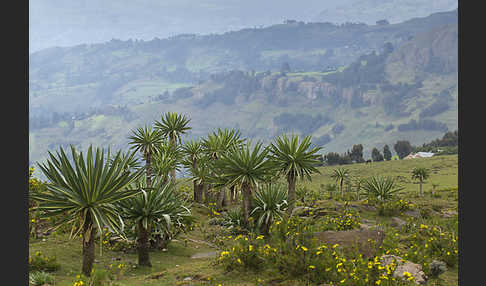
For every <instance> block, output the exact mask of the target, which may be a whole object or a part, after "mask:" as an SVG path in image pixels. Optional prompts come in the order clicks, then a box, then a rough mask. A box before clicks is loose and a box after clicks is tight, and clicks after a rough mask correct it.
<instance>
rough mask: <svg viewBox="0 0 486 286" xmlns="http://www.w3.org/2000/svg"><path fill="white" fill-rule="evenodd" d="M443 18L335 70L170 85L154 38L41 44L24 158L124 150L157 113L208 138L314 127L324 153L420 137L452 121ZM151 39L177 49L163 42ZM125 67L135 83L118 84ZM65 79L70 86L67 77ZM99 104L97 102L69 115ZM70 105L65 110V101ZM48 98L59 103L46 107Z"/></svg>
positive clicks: (452, 79) (451, 42)
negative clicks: (180, 117)
mask: <svg viewBox="0 0 486 286" xmlns="http://www.w3.org/2000/svg"><path fill="white" fill-rule="evenodd" d="M435 16H437V15H435ZM435 16H434V17H435ZM439 16H440V15H439ZM443 16H446V18H447V19H450V18H448V17H449V14H444V15H443ZM456 16H457V14H456ZM434 21H435V22H440V21H437V20H436V19H435V20H434ZM444 22H446V23H445V24H444V25H437V26H433V27H432V28H430V29H428V30H423V31H422V32H421V33H418V34H416V35H414V36H412V37H410V36H409V37H407V39H408V40H404V41H403V42H401V43H402V44H401V45H397V46H394V47H393V46H390V45H385V47H383V48H382V49H380V53H365V54H361V55H360V56H356V57H355V58H354V59H353V60H352V61H351V62H349V64H348V65H347V67H346V68H341V69H338V70H334V71H313V72H311V71H296V70H295V69H294V68H292V62H291V61H290V63H291V64H290V66H291V71H290V72H289V71H288V72H286V73H285V74H281V73H280V72H277V71H273V72H270V71H266V72H265V71H264V70H263V71H257V72H252V71H236V70H233V71H229V72H218V73H214V74H211V75H207V76H206V78H205V79H201V80H200V81H199V82H195V83H194V82H192V81H191V80H187V81H186V82H182V83H181V82H177V80H178V79H180V78H181V74H178V77H175V78H174V79H173V81H170V80H168V79H167V78H168V77H169V75H171V74H172V72H174V70H170V69H169V68H167V70H166V71H165V72H164V73H163V75H164V76H165V79H163V78H162V77H161V76H157V74H156V72H157V69H158V68H157V66H156V65H154V64H153V63H154V62H157V61H154V60H153V58H151V55H153V54H151V55H150V54H148V51H150V50H151V49H152V50H151V51H158V49H157V48H156V46H150V45H142V47H144V49H138V48H139V47H140V46H137V45H139V44H140V43H130V42H123V41H119V42H112V43H109V44H106V45H99V46H95V47H90V46H80V47H74V48H71V49H60V50H59V51H60V52H59V53H57V52H56V51H55V50H54V49H51V50H46V51H43V52H41V53H39V55H42V56H32V59H33V62H34V64H33V65H32V69H31V72H32V73H33V74H35V76H32V77H31V79H32V82H31V85H35V84H37V85H38V86H37V88H36V89H33V90H32V91H31V99H30V101H31V111H33V112H32V113H31V120H30V132H29V143H30V144H29V157H30V160H31V161H32V162H34V161H37V160H42V159H43V158H45V154H46V153H47V150H53V149H56V148H57V147H58V146H59V145H65V146H67V145H68V144H75V145H76V146H78V147H81V148H86V147H87V146H88V145H89V144H90V143H94V144H97V145H101V146H112V147H116V148H124V149H126V148H127V147H128V146H127V144H126V143H127V137H128V135H129V134H130V129H134V128H136V127H139V126H142V125H143V124H145V123H151V122H153V121H154V120H155V119H159V118H160V115H161V114H162V113H164V112H166V111H176V112H182V113H185V114H187V115H188V116H189V117H190V118H191V119H192V120H191V126H192V127H193V130H192V131H191V133H190V134H189V135H188V136H189V137H192V136H196V137H197V136H205V135H206V134H207V133H208V132H209V131H210V130H211V129H212V128H216V127H236V128H239V129H240V130H241V132H242V133H243V135H244V136H247V137H250V138H254V139H262V140H265V141H267V142H268V141H269V140H270V139H272V138H273V136H275V135H277V134H280V133H281V132H296V133H300V134H312V135H313V138H314V140H313V141H314V142H315V143H317V144H319V145H323V146H324V152H330V151H334V152H344V151H346V150H347V149H351V148H352V145H353V144H359V143H361V144H363V146H364V148H365V150H364V152H365V156H369V152H370V151H371V149H372V148H373V147H378V148H382V146H383V145H384V144H389V145H390V147H392V146H391V145H392V144H393V143H394V142H396V140H399V139H400V140H401V139H405V140H409V141H410V142H411V143H412V144H422V143H424V142H427V141H430V140H432V139H435V138H437V137H440V136H441V135H442V134H443V133H444V131H445V130H447V129H448V130H455V129H457V98H458V92H457V24H452V25H451V24H450V20H447V21H444ZM448 23H449V24H448ZM456 23H457V22H456ZM409 24H410V23H409ZM390 26H393V25H390ZM281 27H282V26H281ZM244 32H245V31H244ZM242 33H243V32H242ZM236 34H237V33H236V32H235V34H231V36H234V35H236ZM221 37H222V36H221ZM217 38H218V37H214V38H213V39H217ZM242 38H243V37H242ZM264 38H265V37H262V39H264ZM179 40H180V39H179ZM206 40H207V39H206ZM172 41H174V40H172ZM180 41H182V42H184V41H183V40H180ZM207 41H209V40H207ZM235 41H236V40H235ZM262 41H263V40H262ZM269 43H271V44H274V45H276V46H278V45H277V44H276V43H274V42H272V41H270V42H269ZM151 44H152V45H155V44H154V42H152V43H151ZM159 44H161V45H162V46H164V47H165V48H168V45H169V44H173V45H174V46H173V47H182V46H183V45H182V44H180V43H177V41H176V42H171V41H169V40H167V41H162V40H161V43H159ZM178 44H180V46H178ZM226 44H227V43H226ZM214 45H216V44H214ZM221 45H223V44H221ZM260 45H264V44H263V43H262V42H260ZM113 46H118V47H119V48H118V49H115V50H114V49H113ZM164 52H166V50H164V51H163V52H160V53H161V54H163V53H164ZM299 52H300V50H298V51H297V52H295V54H294V55H298V53H299ZM50 53H51V54H50ZM201 54H202V55H203V54H204V53H202V52H201ZM79 55H84V56H83V57H80V56H79ZM133 55H137V56H133ZM421 55H428V56H427V57H423V56H421ZM152 57H153V56H152ZM305 58H306V57H305V56H303V59H305ZM142 59H144V61H142ZM151 59H152V60H151ZM401 59H402V60H401ZM424 59H426V60H425V61H424ZM427 59H428V60H427ZM56 60H59V61H56ZM238 60H239V58H238V57H236V58H235V59H234V61H238ZM287 60H288V59H287ZM159 63H161V64H165V62H164V61H160V62H159ZM431 63H432V64H431ZM97 65H98V66H97ZM230 67H231V66H230ZM438 67H439V68H438ZM441 67H444V68H441ZM151 68H153V69H151ZM42 69H48V71H45V70H44V71H42ZM49 69H51V70H49ZM86 69H88V70H89V71H90V72H86V71H85V70H86ZM228 69H229V67H228ZM397 69H400V70H407V71H408V72H407V73H406V74H405V75H403V74H401V73H399V72H396V71H397ZM66 70H69V71H70V72H69V73H66V72H65V71H66ZM130 73H131V75H132V76H135V79H133V80H127V78H129V77H130V76H131V75H130ZM66 74H67V75H66ZM140 75H142V76H140ZM182 75H183V74H182ZM43 76H44V77H43ZM76 76H77V78H76ZM98 77H101V80H98ZM66 79H69V80H66ZM73 79H76V80H78V82H75V84H72V85H71V86H70V85H68V83H72V82H73ZM83 80H84V81H83ZM94 80H98V81H94ZM93 90H95V91H96V93H93ZM110 90H111V91H112V92H110V93H109V92H107V91H110ZM165 90H167V91H168V92H164V91H165ZM105 92H106V93H105ZM96 100H97V101H99V104H98V107H97V108H91V109H90V108H85V110H83V111H79V112H74V111H76V108H77V106H78V105H81V104H84V105H86V106H89V104H86V103H92V102H94V101H96ZM86 101H88V102H86ZM68 104H71V109H68V108H66V109H63V108H64V106H68ZM56 106H61V107H60V109H59V110H58V113H53V112H52V110H53V109H54V107H56Z"/></svg>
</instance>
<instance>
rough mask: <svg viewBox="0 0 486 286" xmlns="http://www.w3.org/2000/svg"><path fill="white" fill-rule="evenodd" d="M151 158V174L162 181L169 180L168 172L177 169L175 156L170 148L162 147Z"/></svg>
mask: <svg viewBox="0 0 486 286" xmlns="http://www.w3.org/2000/svg"><path fill="white" fill-rule="evenodd" d="M152 160H153V162H152V165H151V174H152V175H154V176H155V177H156V178H158V179H160V180H161V181H162V182H164V183H165V182H167V181H168V180H169V173H170V172H171V171H172V170H174V169H176V170H177V169H178V166H177V157H176V156H175V154H173V153H172V152H171V150H168V149H164V148H162V150H159V151H158V152H157V153H155V154H154V155H153V158H152Z"/></svg>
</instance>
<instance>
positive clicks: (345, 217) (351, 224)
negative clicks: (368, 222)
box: [319, 210, 361, 231]
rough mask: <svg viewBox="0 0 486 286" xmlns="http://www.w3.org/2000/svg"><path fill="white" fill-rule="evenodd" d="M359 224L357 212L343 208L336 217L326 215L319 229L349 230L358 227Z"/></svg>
mask: <svg viewBox="0 0 486 286" xmlns="http://www.w3.org/2000/svg"><path fill="white" fill-rule="evenodd" d="M360 225H361V224H360V217H359V213H358V212H354V211H349V210H345V211H344V212H343V213H342V214H341V215H339V216H338V217H326V218H325V220H324V222H323V223H322V225H321V227H322V228H321V229H319V230H320V231H326V230H350V229H354V228H359V226H360Z"/></svg>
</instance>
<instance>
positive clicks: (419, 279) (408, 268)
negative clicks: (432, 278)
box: [380, 255, 427, 285]
mask: <svg viewBox="0 0 486 286" xmlns="http://www.w3.org/2000/svg"><path fill="white" fill-rule="evenodd" d="M380 259H381V265H382V266H386V265H388V264H391V263H392V262H393V261H396V263H397V267H396V268H395V271H394V272H393V277H395V278H400V279H403V280H405V279H406V278H407V277H405V275H404V274H403V273H405V272H408V273H410V275H412V276H413V278H414V280H413V281H414V282H415V284H420V285H424V284H425V283H426V282H427V276H426V275H425V273H424V272H423V271H422V265H420V264H417V263H413V262H410V261H407V260H404V259H403V258H401V257H400V256H396V255H383V256H381V257H380Z"/></svg>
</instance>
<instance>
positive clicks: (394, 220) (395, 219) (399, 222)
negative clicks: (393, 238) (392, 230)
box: [391, 217, 407, 227]
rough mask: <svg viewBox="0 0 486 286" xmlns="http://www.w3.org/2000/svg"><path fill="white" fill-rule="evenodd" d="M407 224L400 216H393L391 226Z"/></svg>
mask: <svg viewBox="0 0 486 286" xmlns="http://www.w3.org/2000/svg"><path fill="white" fill-rule="evenodd" d="M406 224H407V222H406V221H404V220H403V219H401V218H398V217H392V218H391V226H393V227H401V226H403V225H406Z"/></svg>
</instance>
